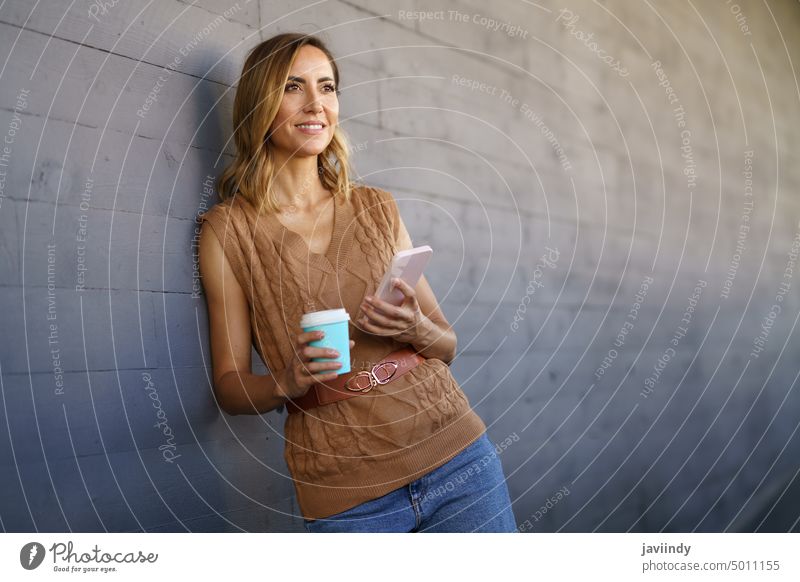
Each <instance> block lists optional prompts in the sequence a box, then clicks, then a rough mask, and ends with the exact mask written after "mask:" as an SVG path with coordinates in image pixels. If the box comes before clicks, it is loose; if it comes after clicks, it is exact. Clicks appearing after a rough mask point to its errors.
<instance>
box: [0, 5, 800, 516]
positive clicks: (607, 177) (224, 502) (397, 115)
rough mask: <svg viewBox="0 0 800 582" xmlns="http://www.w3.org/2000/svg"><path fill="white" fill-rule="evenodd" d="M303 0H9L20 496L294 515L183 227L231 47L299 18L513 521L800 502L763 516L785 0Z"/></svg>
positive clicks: (3, 498)
mask: <svg viewBox="0 0 800 582" xmlns="http://www.w3.org/2000/svg"><path fill="white" fill-rule="evenodd" d="M303 5H304V3H300V2H285V1H283V2H267V1H264V0H262V1H260V2H257V1H255V0H253V1H251V2H244V1H243V0H239V1H238V2H231V1H230V0H220V1H212V0H203V1H199V2H194V3H190V2H182V1H178V0H162V1H159V2H157V3H155V2H154V3H148V2H145V1H143V0H135V1H128V2H119V3H114V2H106V3H101V2H96V1H87V0H79V1H78V2H71V1H67V0H49V1H48V2H43V3H39V4H36V6H35V8H34V5H33V4H31V3H29V2H23V1H21V0H12V1H9V2H5V3H4V4H3V6H2V8H0V45H1V46H2V51H1V52H0V54H4V55H7V59H4V61H3V66H2V68H0V78H1V79H2V82H1V83H0V97H1V100H0V103H1V104H2V108H1V109H0V133H1V134H3V138H4V140H5V141H4V143H3V144H2V145H0V147H4V148H5V149H4V150H2V151H0V154H2V159H0V171H3V172H4V173H3V175H2V176H0V177H2V178H3V181H2V182H0V187H1V189H0V245H1V246H0V306H2V309H0V330H2V333H3V340H2V344H1V345H2V352H1V353H0V395H2V399H1V400H0V407H1V408H2V414H0V425H2V426H0V466H1V467H2V472H3V478H2V480H1V481H0V526H2V528H3V529H4V530H6V531H37V530H38V531H64V530H73V531H103V530H109V531H138V530H148V531H184V530H190V531H220V530H226V531H227V530H234V531H239V530H248V531H301V530H302V525H301V524H302V522H301V519H300V517H299V515H298V508H297V505H296V502H295V500H294V496H293V488H292V485H291V481H290V480H289V478H288V475H287V470H286V466H285V464H284V461H283V458H282V449H283V442H282V425H283V417H282V414H280V413H277V412H274V413H270V414H266V415H263V416H261V417H242V416H238V417H229V416H227V415H225V414H222V413H220V411H219V410H218V409H217V408H216V406H215V403H214V401H213V397H212V392H211V386H210V381H209V380H210V368H209V365H210V364H209V353H208V341H207V324H206V313H205V303H204V300H203V297H202V295H201V294H200V293H198V289H199V287H198V285H199V281H198V280H197V275H196V272H195V271H196V248H195V247H194V246H193V236H194V234H195V228H196V224H195V222H194V217H195V216H196V214H197V213H198V211H200V210H202V209H204V208H205V207H206V206H207V205H210V204H212V203H213V202H214V201H215V200H216V199H215V198H214V197H213V196H212V195H209V193H208V192H207V189H204V183H207V181H208V180H209V177H211V178H212V179H213V177H215V176H217V175H218V174H219V173H220V172H221V170H222V167H224V164H225V163H226V162H227V161H228V160H229V159H230V154H231V151H232V150H231V144H230V143H229V142H228V138H229V136H230V114H231V105H232V98H233V92H232V91H231V90H230V89H231V86H232V85H233V84H234V83H235V81H236V77H237V75H238V73H239V71H240V68H241V63H242V60H243V56H244V54H245V53H246V51H247V50H248V49H249V48H250V47H251V46H253V45H254V44H256V43H257V42H259V40H262V39H264V38H267V37H268V36H270V35H272V34H274V33H276V32H282V31H288V30H301V31H303V32H309V33H317V32H319V33H321V35H322V36H323V38H325V39H326V40H327V41H328V42H329V43H330V46H331V48H332V49H333V50H334V52H335V53H336V54H337V56H338V57H339V63H340V67H341V70H342V73H343V84H342V87H341V88H342V94H341V101H342V123H343V126H344V127H345V128H346V130H347V132H348V133H349V135H350V136H351V139H352V142H353V145H354V151H355V156H354V165H355V168H356V170H357V171H358V172H359V173H360V175H361V176H362V178H363V179H364V180H366V181H367V182H369V183H372V184H375V185H378V186H381V187H384V188H386V189H388V190H390V191H392V192H393V193H394V195H395V196H396V197H397V198H398V200H399V201H400V205H401V209H402V212H403V216H404V219H405V221H406V224H407V225H408V228H409V230H410V232H411V235H412V238H413V239H414V241H415V243H417V244H430V245H431V246H432V247H433V248H434V249H435V254H434V259H433V263H432V266H431V268H430V271H429V275H428V278H429V280H430V282H431V284H432V286H433V287H434V289H435V291H436V292H437V295H438V297H439V300H440V302H441V304H442V306H443V309H444V311H445V313H446V315H447V316H448V318H449V319H450V321H451V322H452V323H453V324H454V326H455V329H456V331H457V332H458V337H459V356H458V359H457V361H456V362H454V364H453V371H454V373H455V375H456V377H457V378H458V380H459V382H460V383H461V385H462V386H463V388H464V391H465V392H466V393H467V394H468V396H469V398H470V400H471V402H472V403H473V405H474V406H475V408H476V409H477V411H478V412H479V413H480V414H481V416H482V417H483V418H484V419H485V421H486V423H487V425H488V426H489V427H490V428H489V432H490V435H491V437H492V439H493V440H494V441H495V442H497V443H498V444H499V445H500V449H501V450H502V453H501V459H502V463H503V466H504V468H505V470H506V473H507V475H508V480H509V488H510V491H511V495H512V498H513V500H514V511H515V513H516V516H517V520H518V523H519V524H520V529H521V530H525V531H557V530H558V531H593V530H598V531H628V530H632V531H659V530H664V531H690V530H697V531H719V530H724V529H740V528H743V527H744V528H745V529H747V528H750V529H754V528H756V527H761V528H762V529H769V528H773V527H774V528H777V529H783V530H786V529H789V528H791V527H794V528H797V524H796V521H795V520H796V518H797V515H796V514H797V510H796V507H797V506H796V503H795V504H794V505H793V507H794V510H793V511H794V513H792V512H791V511H786V510H785V508H784V505H785V504H786V502H787V500H790V499H794V500H796V499H797V497H796V495H795V496H791V495H789V496H786V495H784V497H783V499H782V501H781V502H780V503H779V504H777V505H775V507H774V508H773V511H772V512H771V513H769V514H766V513H765V509H766V510H768V509H770V505H769V504H770V503H771V501H770V500H773V499H777V498H778V497H779V496H780V494H781V493H782V492H783V491H784V488H785V487H786V485H787V483H789V481H790V480H791V479H792V478H793V477H794V475H796V471H797V468H798V463H797V459H798V453H800V445H799V444H798V437H797V435H796V429H797V426H798V410H800V408H799V407H798V405H800V398H799V397H798V387H797V385H796V380H797V375H798V364H797V362H798V355H800V347H799V346H798V339H797V331H796V324H797V319H798V313H800V311H798V308H800V302H799V301H798V293H797V290H798V288H800V281H798V277H799V276H800V275H799V274H798V267H797V264H796V263H792V262H791V261H792V260H793V259H794V258H796V256H795V255H796V251H797V245H798V244H800V238H798V237H800V224H799V222H800V202H798V197H797V192H798V186H800V158H799V157H798V154H797V151H798V146H799V145H800V123H798V120H799V119H798V105H799V103H798V99H800V89H798V84H797V76H796V70H795V69H794V68H793V66H792V64H793V63H794V64H797V63H800V41H798V32H799V31H800V8H799V7H798V5H797V3H795V2H789V1H785V2H783V1H774V2H769V3H756V2H740V3H739V4H735V3H733V2H723V1H720V2H700V3H682V2H661V3H655V4H653V3H634V2H627V1H623V0H615V1H612V2H604V3H602V4H597V3H593V2H589V1H586V0H574V1H572V2H561V3H555V2H549V1H546V2H541V3H538V4H535V3H530V2H521V1H512V0H506V1H501V2H492V3H487V2H478V1H476V0H469V1H459V2H456V1H440V2H433V3H431V2H422V1H420V0H408V1H407V2H404V3H400V2H388V1H369V0H365V1H340V0H329V1H327V2H324V3H322V4H319V5H315V6H313V8H309V9H305V8H303ZM421 10H426V11H429V13H428V14H425V15H424V17H423V15H421V14H420V13H419V12H417V11H421ZM793 245H794V246H793ZM695 289H697V291H695ZM693 295H694V297H693ZM773 305H775V306H777V309H776V308H774V307H773ZM778 310H780V312H779V313H778V312H777V311H778ZM258 370H260V371H262V372H263V371H264V369H263V366H260V367H258ZM284 414H285V413H284ZM503 443H505V445H504V444H503ZM559 491H560V492H561V493H559ZM567 492H568V494H566V493H567ZM781 504H783V505H781ZM789 507H792V506H789ZM779 518H782V519H783V521H780V519H779ZM762 519H763V521H762Z"/></svg>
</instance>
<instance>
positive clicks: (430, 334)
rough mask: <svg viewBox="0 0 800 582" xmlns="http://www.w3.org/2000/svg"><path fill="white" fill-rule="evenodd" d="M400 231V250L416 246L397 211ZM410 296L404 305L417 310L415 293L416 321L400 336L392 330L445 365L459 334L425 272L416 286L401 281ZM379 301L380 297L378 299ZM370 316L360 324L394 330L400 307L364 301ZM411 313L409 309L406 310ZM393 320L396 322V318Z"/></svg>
mask: <svg viewBox="0 0 800 582" xmlns="http://www.w3.org/2000/svg"><path fill="white" fill-rule="evenodd" d="M398 220H399V221H400V224H399V231H398V244H397V250H398V251H404V250H407V249H411V248H413V247H414V245H413V243H412V241H411V236H410V235H409V234H408V230H407V229H406V225H405V224H404V223H403V219H402V218H400V216H399V214H398ZM398 289H400V290H401V291H402V292H403V294H404V295H406V297H407V299H406V301H405V302H404V305H407V306H408V308H410V309H411V310H412V312H414V310H415V309H414V308H415V303H414V301H413V300H410V299H409V296H411V295H415V296H416V306H418V311H416V313H413V314H412V315H411V316H410V317H412V319H414V320H415V322H414V323H408V324H402V325H401V327H402V328H403V332H404V333H402V334H400V335H397V334H396V332H395V333H393V335H395V337H397V339H398V340H399V341H408V343H410V344H411V345H412V346H413V347H414V349H415V350H416V351H417V352H419V353H420V354H422V355H423V356H425V357H426V358H437V359H439V360H442V361H443V362H444V363H446V364H448V365H449V364H450V363H451V362H452V361H453V360H454V359H455V356H456V348H457V344H458V339H457V338H456V333H455V331H453V328H452V327H451V326H450V323H449V322H448V321H447V318H445V316H444V313H442V310H441V309H440V307H439V302H438V301H437V300H436V295H435V294H434V293H433V289H431V286H430V285H429V284H428V281H427V279H425V275H422V277H420V280H419V282H418V283H417V286H416V287H415V288H414V289H411V288H410V287H409V286H408V285H406V284H405V282H403V281H402V280H401V281H400V286H399V287H398ZM378 301H379V300H378ZM361 309H362V311H363V312H364V314H365V316H366V318H367V319H365V320H362V322H361V324H362V325H363V326H364V329H366V330H367V331H369V332H372V333H392V328H393V327H396V324H395V322H396V321H398V320H399V319H400V317H399V315H398V314H399V310H398V308H396V307H394V306H392V305H390V304H388V303H385V302H381V303H375V302H373V303H372V305H370V304H369V302H368V301H366V300H365V304H362V306H361ZM406 313H408V312H406ZM393 320H394V321H393Z"/></svg>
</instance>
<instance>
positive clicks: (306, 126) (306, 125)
mask: <svg viewBox="0 0 800 582" xmlns="http://www.w3.org/2000/svg"><path fill="white" fill-rule="evenodd" d="M295 127H300V128H302V129H322V128H323V127H325V124H324V123H298V124H297V125H295Z"/></svg>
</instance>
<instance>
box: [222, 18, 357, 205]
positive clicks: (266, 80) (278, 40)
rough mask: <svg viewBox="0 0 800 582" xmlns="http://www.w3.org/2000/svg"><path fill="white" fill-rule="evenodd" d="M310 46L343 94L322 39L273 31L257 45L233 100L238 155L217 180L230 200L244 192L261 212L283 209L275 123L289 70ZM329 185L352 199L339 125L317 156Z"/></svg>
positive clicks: (344, 139) (325, 183) (321, 174)
mask: <svg viewBox="0 0 800 582" xmlns="http://www.w3.org/2000/svg"><path fill="white" fill-rule="evenodd" d="M306 45H310V46H313V47H316V48H318V49H320V50H321V51H322V52H324V53H325V55H326V56H327V57H328V61H329V62H330V64H331V68H332V69H333V79H334V82H335V86H336V94H337V95H338V94H339V68H338V67H337V66H336V61H335V60H334V58H333V55H332V54H331V52H330V51H329V50H328V48H327V47H326V46H325V43H324V42H323V41H322V40H320V39H319V38H317V37H315V36H311V35H306V34H301V33H297V32H287V33H283V34H278V35H276V36H273V37H271V38H269V39H267V40H265V41H263V42H261V43H259V44H258V45H256V46H255V47H253V49H251V51H250V52H249V53H248V55H247V59H246V60H245V63H244V67H243V68H242V74H241V76H240V77H239V83H238V87H237V89H236V96H235V98H234V103H233V138H234V143H235V144H236V157H235V158H234V160H233V161H232V162H231V163H230V164H229V165H228V166H227V167H226V168H225V170H224V171H223V172H222V175H221V176H220V177H219V179H218V180H217V192H219V195H220V198H221V199H222V200H225V199H227V198H231V197H233V196H234V195H236V194H239V195H240V196H244V197H245V198H246V199H247V200H248V202H251V203H252V204H253V205H254V206H255V207H256V208H257V209H258V211H259V212H263V211H268V212H277V211H278V210H279V206H278V200H277V197H276V196H275V192H274V191H273V188H272V184H273V181H274V179H275V172H276V170H277V168H276V164H275V161H274V157H273V154H272V148H271V147H270V146H271V141H270V135H269V128H270V127H271V126H272V122H273V120H274V119H275V116H276V115H277V114H278V110H279V109H280V105H281V100H282V99H283V92H284V88H285V86H286V82H287V80H288V78H289V70H290V69H291V67H292V63H293V62H294V59H295V56H296V55H297V52H298V51H299V50H300V48H301V47H303V46H306ZM317 170H318V172H319V177H320V180H321V181H322V184H323V186H324V187H325V188H326V189H327V190H329V191H331V192H332V193H333V195H334V199H336V198H337V197H341V196H344V198H345V200H348V201H349V199H350V189H351V187H352V184H351V182H350V177H349V176H350V169H349V146H348V140H347V137H346V136H345V134H344V132H343V131H342V129H341V128H340V127H339V125H338V124H337V125H336V128H335V129H334V133H333V139H331V142H330V143H329V144H328V147H327V148H325V151H324V152H322V153H321V154H319V155H318V156H317Z"/></svg>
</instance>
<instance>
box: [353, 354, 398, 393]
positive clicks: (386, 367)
mask: <svg viewBox="0 0 800 582" xmlns="http://www.w3.org/2000/svg"><path fill="white" fill-rule="evenodd" d="M397 366H398V362H397V361H396V360H387V361H385V362H379V363H377V364H375V365H374V366H373V367H372V369H371V370H362V371H360V372H358V373H357V374H356V375H355V376H353V377H351V378H348V379H347V382H345V383H344V387H345V388H347V389H348V390H351V391H353V392H369V391H370V390H372V389H373V388H374V387H375V386H377V385H378V384H386V383H387V382H388V381H389V380H391V379H392V376H394V373H395V372H396V371H397ZM362 378H363V379H362Z"/></svg>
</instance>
